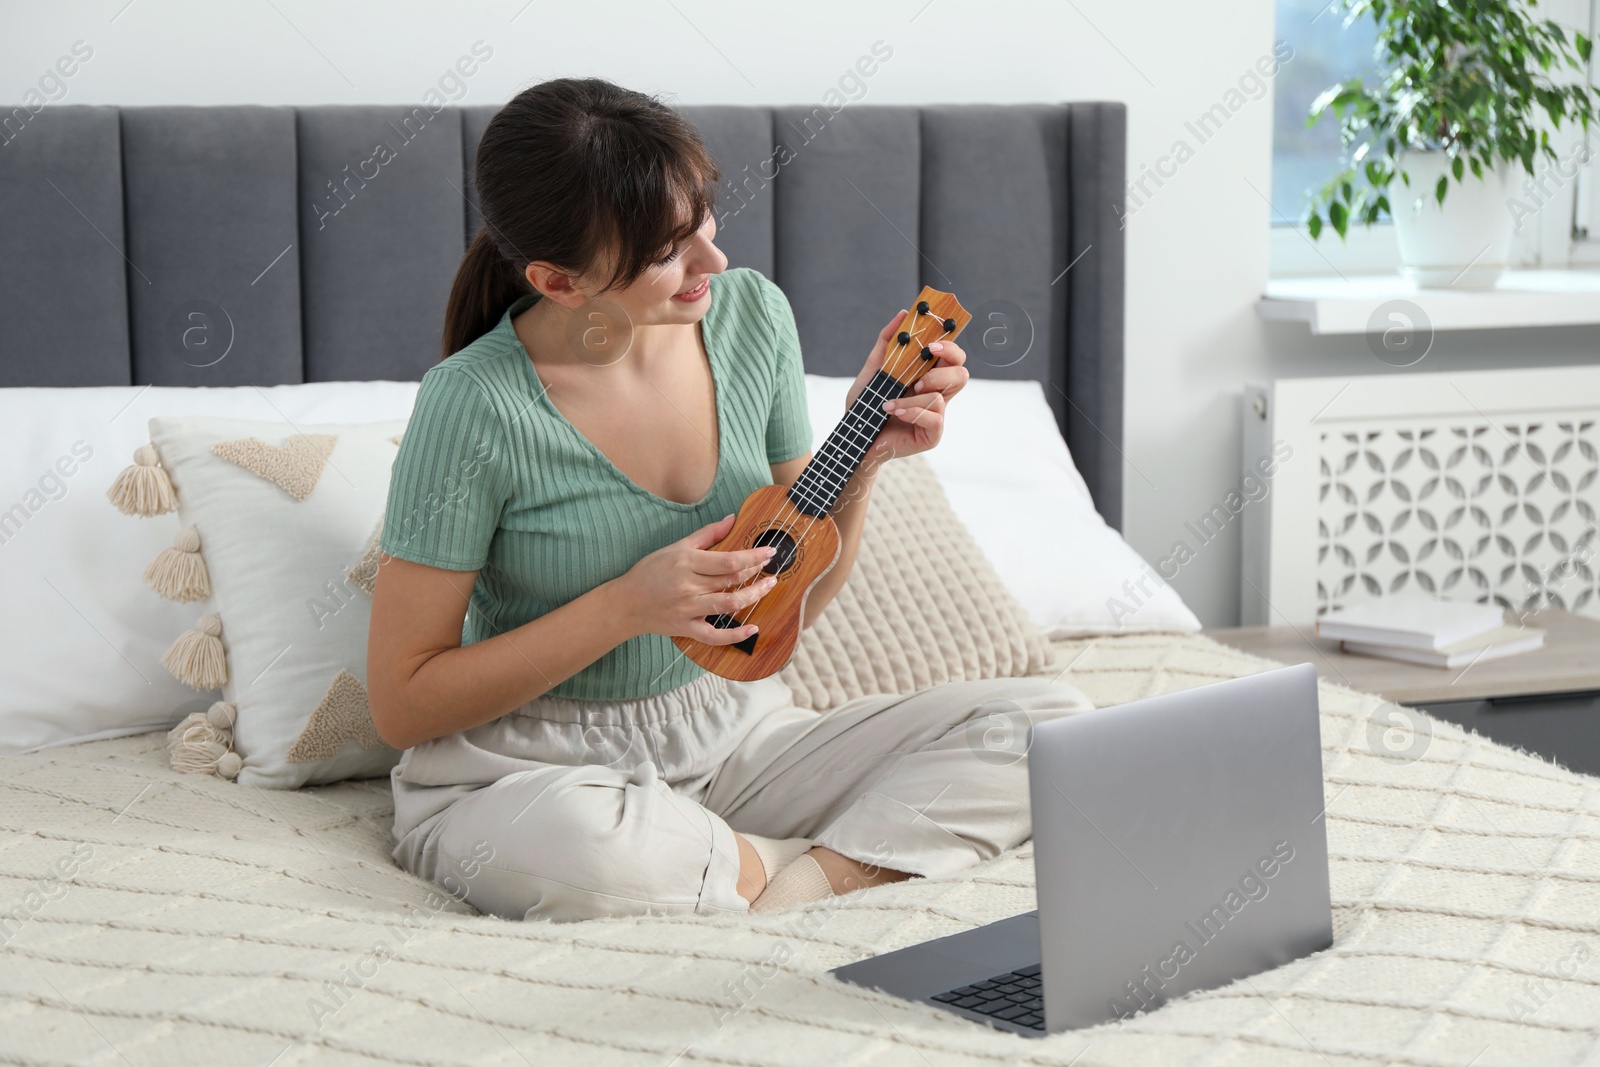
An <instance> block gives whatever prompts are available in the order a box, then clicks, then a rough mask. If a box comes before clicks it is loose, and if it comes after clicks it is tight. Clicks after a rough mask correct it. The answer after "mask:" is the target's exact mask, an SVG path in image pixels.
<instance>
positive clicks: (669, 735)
mask: <svg viewBox="0 0 1600 1067" xmlns="http://www.w3.org/2000/svg"><path fill="white" fill-rule="evenodd" d="M475 178H476V183H477V194H478V202H479V205H480V207H481V209H482V212H483V218H484V227H483V229H482V230H480V232H479V233H478V234H477V236H476V238H475V239H474V240H473V242H472V245H471V247H470V248H469V249H468V250H467V253H466V256H465V258H464V259H463V261H462V264H461V267H460V270H459V272H458V274H457V276H456V279H455V283H454V287H453V289H452V291H451V294H450V300H449V305H448V311H447V315H446V328H445V337H444V345H443V353H444V357H445V358H444V359H443V360H442V362H441V363H440V364H439V365H438V366H436V367H433V368H431V369H430V370H429V371H428V372H427V373H426V374H425V375H424V376H423V379H422V384H421V387H420V389H419V391H418V393H417V399H416V404H415V408H414V411H413V413H412V417H411V421H410V423H409V424H408V429H407V431H406V433H405V435H404V437H403V439H402V442H401V446H400V452H399V455H398V456H397V457H396V460H395V464H394V472H393V477H392V481H391V484H390V490H389V498H388V509H387V513H386V519H385V523H384V528H383V536H382V540H381V543H380V549H381V552H382V553H383V555H382V556H381V557H380V559H381V563H382V565H381V567H380V568H379V578H378V582H377V586H376V590H375V593H374V596H373V605H372V629H371V637H370V644H369V649H368V662H367V675H368V691H369V697H370V702H371V708H372V717H373V722H374V724H375V725H376V727H377V729H378V732H379V733H380V734H381V735H382V737H383V738H384V739H385V740H386V741H387V742H388V743H390V744H391V745H394V746H395V747H396V748H401V749H405V750H406V751H405V753H404V755H403V756H402V758H401V761H400V764H399V766H397V767H396V768H395V770H394V773H393V786H394V793H395V824H394V835H395V840H396V847H395V850H394V856H395V859H396V860H397V861H398V862H399V863H400V864H401V865H402V866H403V867H404V868H406V869H407V870H410V871H412V872H413V873H415V874H417V875H419V876H421V877H424V878H428V879H430V880H433V881H436V882H440V883H442V884H445V885H447V886H449V887H451V888H452V890H453V891H454V890H455V889H456V887H458V886H460V887H462V892H461V893H460V894H458V895H462V896H464V898H465V899H466V900H468V901H469V902H470V903H472V904H473V905H474V906H475V907H477V908H478V909H479V910H480V911H484V912H487V913H491V914H496V915H500V916H503V917H507V918H521V919H554V920H571V919H583V918H590V917H594V916H601V915H629V914H640V913H646V912H656V913H694V914H710V913H717V912H735V913H738V912H744V911H746V910H749V911H771V910H776V909H779V908H784V907H788V906H791V905H795V904H799V903H803V902H805V901H809V900H818V899H823V898H826V897H828V896H830V895H832V894H836V893H842V892H846V891H848V890H851V889H856V888H860V887H863V886H870V885H876V884H879V883H883V882H890V881H896V880H899V879H902V878H907V877H911V876H913V875H930V874H942V873H946V872H949V871H953V870H959V869H961V868H963V867H966V866H969V865H971V864H973V863H976V862H978V861H980V860H983V859H987V858H990V857H993V856H995V855H998V854H999V853H1000V852H1002V851H1004V850H1005V849H1007V848H1010V847H1012V846H1014V845H1016V844H1018V843H1020V842H1021V841H1023V840H1025V839H1026V838H1027V836H1028V834H1029V832H1030V824H1029V819H1028V812H1027V802H1026V771H1025V760H1024V759H1023V758H1022V752H1021V751H1020V745H1019V744H1018V741H1017V738H1019V737H1026V733H1027V729H1026V728H1027V725H1028V723H1029V722H1031V721H1035V720H1037V719H1039V718H1041V717H1048V716H1052V715H1058V714H1062V713H1064V712H1066V711H1069V710H1081V709H1083V708H1086V707H1088V702H1087V701H1086V700H1085V699H1084V698H1083V695H1082V694H1081V693H1079V692H1078V691H1077V690H1076V689H1075V688H1073V687H1071V686H1068V685H1064V684H1055V683H1051V682H1049V681H1047V680H1043V679H1037V678H1034V679H1000V680H997V681H989V682H961V683H951V684H948V685H943V686H936V687H933V688H931V689H928V690H924V691H922V692H920V693H916V694H913V695H911V696H906V697H900V696H891V695H874V696H869V697H865V698H862V699H860V700H856V701H851V702H849V703H847V704H845V705H843V706H841V707H839V708H837V709H834V710H833V711H831V712H829V713H827V714H826V715H818V714H816V713H815V712H812V711H810V710H807V709H803V708H798V707H796V706H794V704H793V701H792V693H791V692H790V690H789V688H788V687H787V686H786V685H785V684H784V683H783V682H782V681H781V680H780V679H779V678H778V677H776V676H772V677H769V678H765V679H762V680H760V681H757V682H735V681H729V680H726V679H723V678H721V677H720V676H718V675H714V674H711V673H709V672H707V671H705V670H704V669H702V668H701V667H699V666H698V665H696V664H695V663H694V662H693V661H691V660H689V659H688V658H687V657H685V656H684V655H683V654H682V653H681V652H680V651H679V650H678V648H677V647H676V646H675V645H674V644H673V643H672V641H670V640H669V638H670V637H671V636H674V635H682V636H688V637H693V638H696V639H698V640H700V641H704V642H706V643H709V644H727V643H732V642H736V641H741V640H743V639H745V638H746V637H747V636H749V634H750V633H751V632H752V629H753V628H752V627H750V626H743V627H737V628H733V629H722V630H719V629H715V628H713V627H712V626H710V625H709V624H708V623H707V622H706V621H705V617H706V616H707V615H716V614H718V613H722V612H734V613H737V612H738V611H739V610H740V609H743V608H746V607H748V606H749V605H750V604H752V603H754V602H755V601H756V600H757V599H758V598H759V597H760V596H761V595H762V594H763V593H765V592H766V591H767V589H768V588H769V587H770V579H765V580H763V581H762V582H756V583H752V584H750V585H748V586H745V587H744V588H737V589H736V588H734V587H735V586H741V585H742V584H743V583H744V582H745V581H747V580H748V579H750V578H751V577H753V576H754V575H755V574H756V573H757V571H758V570H759V569H760V567H761V565H762V564H763V563H764V562H765V560H766V559H767V558H768V553H769V552H770V550H769V549H752V550H746V551H739V552H713V551H709V550H708V547H709V546H710V545H713V544H715V543H716V542H717V541H719V540H720V539H721V538H722V537H723V536H724V535H725V534H726V533H727V532H728V530H729V529H730V528H731V526H732V519H733V513H734V512H735V511H736V510H737V509H738V507H739V505H740V504H741V503H742V502H743V500H744V498H745V497H746V496H747V495H748V494H749V493H750V492H751V491H752V490H754V489H755V488H756V487H757V486H760V485H765V484H772V483H777V484H783V485H790V484H793V482H794V480H795V478H796V477H798V475H799V474H800V472H801V471H802V470H803V469H804V468H805V465H806V463H807V462H808V460H809V459H810V449H809V445H810V441H811V429H810V423H809V420H808V418H807V414H806V401H805V383H804V377H803V374H804V371H803V366H802V363H801V359H800V351H799V341H798V338H797V336H796V332H795V324H794V318H793V315H792V313H791V311H790V309H789V305H788V302H787V300H786V299H785V298H784V296H783V294H782V292H781V291H780V290H778V288H777V287H776V286H775V285H773V284H772V283H771V282H769V281H767V280H766V279H765V278H764V277H762V276H761V275H760V274H758V273H756V272H755V271H751V270H747V269H736V270H728V269H726V268H727V263H728V261H727V258H726V257H725V256H724V255H723V254H722V253H721V252H720V251H719V250H718V249H717V247H716V245H715V244H714V243H713V240H714V238H715V236H716V225H715V221H714V219H713V218H712V217H711V197H712V195H713V193H714V191H715V189H716V185H717V182H718V180H719V175H718V171H717V167H716V165H715V163H714V162H713V161H712V159H711V157H710V155H709V154H708V153H707V151H706V149H705V147H704V145H703V144H702V143H701V141H700V139H699V137H698V135H697V134H696V132H695V130H694V128H693V127H692V126H691V125H689V124H688V123H687V122H686V121H685V120H683V119H682V118H681V117H680V116H678V115H677V114H676V113H675V112H674V111H673V110H672V109H670V108H668V107H666V106H665V105H663V104H661V103H660V102H658V101H656V100H655V99H653V98H651V97H648V96H644V95H642V94H639V93H636V92H631V91H627V90H624V89H621V88H618V87H617V86H615V85H612V84H610V83H608V82H605V81H602V80H599V79H559V80H556V81H550V82H546V83H544V84H542V85H536V86H534V87H532V88H530V89H527V90H525V91H523V92H522V93H520V94H518V95H517V97H516V98H515V99H513V100H512V101H511V102H510V103H508V104H507V105H506V106H505V107H504V108H502V109H501V110H500V111H499V112H498V113H497V114H496V115H495V116H494V118H493V120H492V121H491V122H490V123H489V126H488V128H487V129H486V130H485V132H484V134H483V137H482V140H481V141H480V143H479V147H478V153H477V159H476V168H475ZM904 316H905V312H904V311H902V312H900V313H898V314H896V315H895V316H894V318H892V319H891V320H890V321H889V323H888V325H887V326H885V328H884V330H883V332H882V333H881V334H880V335H879V337H878V340H877V344H876V345H875V346H874V348H873V350H872V352H871V354H870V355H869V356H868V358H867V361H866V364H865V365H864V366H863V368H862V371H861V374H860V375H859V376H858V378H857V379H856V382H855V385H854V387H853V388H852V389H851V391H850V400H851V401H853V400H854V398H855V397H856V395H857V394H858V393H859V392H860V390H861V389H862V387H863V386H864V385H865V383H866V382H867V381H868V380H869V379H870V378H871V376H872V374H873V373H874V371H875V370H876V369H877V368H878V367H880V366H881V365H882V361H883V355H884V351H885V348H886V345H887V341H888V338H889V337H891V336H892V334H893V331H894V330H895V329H896V327H897V326H898V325H899V323H900V321H901V319H902V318H903V317H904ZM930 347H931V348H933V349H935V350H936V351H937V360H936V364H935V365H934V366H933V367H932V368H931V369H930V370H929V371H928V372H927V374H926V375H925V376H924V377H923V379H922V380H921V382H920V383H919V386H920V387H919V388H918V389H917V390H916V391H915V392H914V393H911V394H909V395H907V396H906V397H904V398H902V399H901V400H900V401H899V402H898V403H896V404H895V405H894V407H893V417H892V418H891V419H890V421H889V423H888V425H887V426H886V427H885V429H884V431H883V433H882V435H881V437H880V438H879V439H878V441H877V442H876V444H875V445H874V446H873V448H872V450H871V452H870V453H869V455H868V457H867V461H866V462H865V463H864V464H863V466H862V469H861V471H860V472H859V473H858V474H857V475H856V476H855V478H854V479H853V480H852V484H851V485H849V486H847V487H846V491H845V492H844V493H843V494H842V495H841V498H840V502H839V505H838V506H837V508H836V510H835V512H834V513H833V517H834V520H835V522H836V523H837V524H838V527H839V531H840V534H841V538H842V541H843V545H842V547H841V550H840V555H839V560H838V562H837V563H836V564H835V566H834V567H833V569H832V570H831V571H829V572H828V573H827V574H826V575H825V576H824V577H823V578H821V579H819V580H818V582H817V583H816V585H814V586H813V587H812V590H811V593H810V597H809V600H808V603H807V610H806V617H805V619H804V620H802V621H803V623H804V624H809V623H810V622H811V621H813V620H814V619H815V618H816V616H817V615H818V614H819V613H820V612H821V611H822V609H823V607H825V606H826V604H827V603H828V601H829V600H831V599H832V597H833V596H834V595H835V594H836V593H837V592H838V590H839V588H840V587H841V586H842V585H843V583H844V581H845V578H846V577H847V576H848V574H849V572H850V568H851V566H852V564H853V562H854V559H855V555H856V550H857V546H858V544H859V542H860V538H861V527H862V520H863V518H864V516H865V513H866V508H867V506H868V501H869V499H870V496H871V488H872V481H873V478H874V476H875V474H874V472H875V471H876V468H877V466H878V464H879V463H881V462H882V461H883V460H884V459H885V458H888V457H890V456H895V455H908V454H912V453H916V452H921V451H924V450H926V449H928V448H931V447H933V446H934V445H935V444H936V443H937V442H938V440H939V436H940V432H941V427H942V424H943V416H944V411H945V406H946V404H947V403H948V402H949V399H950V398H951V397H953V396H955V395H956V394H957V393H958V392H960V390H961V387H962V385H963V384H964V383H965V381H966V379H967V371H966V369H965V367H964V366H963V362H964V360H965V356H964V354H963V352H962V350H961V348H960V346H959V345H956V344H955V343H953V342H946V343H944V344H943V345H932V346H930ZM840 415H841V417H842V416H843V412H842V411H841V412H840ZM929 577H930V580H937V576H929ZM997 731H999V732H1000V733H1006V732H1009V738H1010V739H1009V741H1008V742H1007V743H1009V744H1010V745H1011V746H1012V747H1013V748H1016V749H1019V750H1018V751H1014V752H1009V753H1008V752H1007V751H1006V750H1003V749H1002V750H997V749H996V748H995V746H994V744H993V743H992V742H993V738H994V737H995V735H996V732H997ZM997 757H998V758H997Z"/></svg>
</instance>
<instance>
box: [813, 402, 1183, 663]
mask: <svg viewBox="0 0 1600 1067" xmlns="http://www.w3.org/2000/svg"><path fill="white" fill-rule="evenodd" d="M853 381H854V379H852V378H832V377H823V376H821V375H816V374H807V375H806V400H807V405H808V408H809V413H810V416H811V429H812V447H813V449H815V448H817V447H820V446H821V444H822V442H823V440H824V439H825V438H826V437H827V435H828V434H829V433H830V432H832V430H833V428H834V427H835V426H837V425H838V423H839V419H840V418H842V417H843V415H844V401H845V397H846V396H847V395H848V394H849V389H850V385H851V383H852V382H853ZM922 455H923V456H924V457H925V458H926V459H927V461H928V464H929V466H931V467H932V468H933V470H934V473H935V474H937V475H938V476H939V483H940V484H941V485H942V486H943V487H944V491H945V495H946V496H947V497H949V499H950V506H951V507H952V508H953V509H954V510H955V513H956V515H957V517H959V518H960V519H961V521H962V523H963V524H964V525H965V526H966V527H967V529H968V530H970V531H971V533H972V536H973V539H974V540H976V541H977V542H978V544H979V546H980V547H981V548H982V549H983V552H984V554H985V555H986V556H988V557H989V561H990V562H991V563H992V564H993V565H994V569H995V570H996V572H998V573H999V575H1000V580H1001V581H1002V582H1004V583H1005V585H1006V588H1008V589H1009V590H1010V591H1011V593H1012V595H1013V596H1015V597H1016V598H1017V600H1018V601H1019V602H1020V603H1021V604H1022V606H1023V607H1024V608H1025V609H1027V612H1028V615H1029V616H1030V617H1031V618H1032V619H1033V621H1034V624H1035V625H1037V626H1038V627H1039V629H1040V630H1042V631H1043V632H1044V634H1045V636H1046V637H1052V638H1054V637H1078V636H1084V635H1092V634H1119V633H1146V632H1153V631H1178V632H1185V633H1193V632H1195V631H1197V630H1199V629H1200V620H1199V619H1197V618H1195V615H1194V612H1192V611H1190V610H1189V608H1188V606H1187V605H1185V604H1184V602H1183V600H1182V599H1181V598H1180V597H1179V596H1178V594H1177V593H1176V592H1174V591H1173V589H1172V587H1171V586H1170V585H1167V584H1165V583H1164V582H1162V581H1161V578H1160V575H1159V574H1157V572H1156V571H1155V569H1154V568H1153V567H1151V566H1150V565H1149V564H1148V563H1146V562H1145V560H1144V559H1143V557H1141V556H1140V555H1139V553H1137V552H1135V551H1134V550H1133V547H1132V546H1131V545H1129V544H1128V543H1127V542H1126V541H1124V540H1123V539H1122V535H1121V534H1119V533H1118V532H1117V531H1116V530H1114V529H1112V528H1111V527H1110V526H1107V525H1106V522H1105V520H1104V519H1103V518H1101V517H1100V513H1099V512H1098V511H1096V510H1095V506H1094V500H1093V498H1092V497H1090V495H1089V487H1088V486H1087V485H1086V484H1085V483H1084V480H1083V476H1082V475H1081V474H1079V473H1078V468H1077V466H1076V465H1075V464H1074V463H1073V462H1072V455H1071V453H1070V452H1069V451H1068V449H1067V443H1066V441H1065V440H1063V439H1062V437H1061V431H1060V430H1059V429H1057V427H1056V419H1055V413H1054V412H1052V411H1051V410H1050V405H1049V403H1048V402H1047V401H1046V399H1045V395H1044V386H1042V385H1041V384H1040V383H1038V382H1036V381H998V380H995V379H980V378H970V379H968V380H967V384H966V385H965V386H964V387H963V388H962V390H961V393H960V395H959V396H957V397H956V399H955V401H954V402H953V403H952V404H951V407H950V416H949V418H947V419H946V420H945V429H944V436H943V438H942V439H941V440H940V442H939V444H938V446H937V447H935V448H932V449H930V450H929V451H927V452H924V453H922ZM1130 590H1131V592H1130Z"/></svg>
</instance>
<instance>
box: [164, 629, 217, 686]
mask: <svg viewBox="0 0 1600 1067" xmlns="http://www.w3.org/2000/svg"><path fill="white" fill-rule="evenodd" d="M161 665H162V666H163V667H165V668H166V669H167V671H168V673H170V674H171V675H172V676H173V677H174V678H176V679H177V680H178V681H180V682H182V683H183V684H184V685H187V686H192V687H193V688H195V689H215V688H217V686H219V685H221V684H223V683H224V682H226V681H227V680H228V660H227V657H226V655H225V654H224V653H223V649H222V620H221V619H220V618H218V617H217V616H216V615H202V616H200V619H199V621H198V622H196V623H195V624H194V629H192V630H185V631H184V632H183V633H182V634H181V635H180V636H179V637H178V639H177V640H176V641H174V642H173V643H172V647H171V648H169V649H167V651H166V654H165V655H164V656H162V657H161Z"/></svg>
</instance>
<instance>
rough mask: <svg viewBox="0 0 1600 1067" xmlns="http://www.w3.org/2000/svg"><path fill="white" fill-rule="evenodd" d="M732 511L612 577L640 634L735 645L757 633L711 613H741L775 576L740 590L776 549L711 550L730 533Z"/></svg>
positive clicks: (745, 626) (770, 586)
mask: <svg viewBox="0 0 1600 1067" xmlns="http://www.w3.org/2000/svg"><path fill="white" fill-rule="evenodd" d="M733 522H734V516H732V515H728V516H726V517H725V518H721V519H718V520H717V521H716V522H714V523H711V524H710V525H709V526H702V527H701V528H700V529H698V530H696V531H695V532H694V533H692V534H690V535H689V536H688V537H685V538H683V539H681V540H678V541H674V542H672V543H671V544H670V545H667V546H665V547H664V548H659V549H657V550H656V551H654V552H652V553H650V554H649V555H648V556H645V557H644V558H643V559H641V560H640V561H639V562H638V563H635V564H634V565H633V567H632V568H630V569H629V570H628V571H627V572H626V573H624V574H622V575H620V576H618V577H617V578H616V579H614V581H616V583H617V584H618V585H619V586H620V587H621V592H622V593H623V595H624V596H625V597H626V598H627V599H626V601H625V603H626V604H627V606H628V607H627V610H628V611H629V612H630V613H631V615H632V617H633V619H634V620H635V626H634V629H635V631H636V632H638V633H641V634H663V635H665V636H667V637H690V638H693V639H694V640H696V641H701V642H703V643H705V644H708V645H731V644H734V643H736V642H739V641H743V640H745V639H746V638H748V637H749V636H750V635H752V634H754V633H755V632H756V628H755V626H754V625H752V624H748V623H747V624H745V625H743V626H735V627H732V628H731V629H727V630H720V629H718V628H717V627H715V626H712V625H711V624H710V623H709V622H707V621H706V616H707V615H721V614H731V615H735V616H737V615H738V614H739V613H740V612H742V611H743V610H744V609H745V608H747V607H749V606H750V605H751V604H754V603H755V602H756V601H757V600H760V599H761V598H762V597H763V596H764V595H766V593H767V592H768V591H769V590H771V588H772V586H773V585H774V584H775V583H776V581H777V579H776V578H775V577H773V576H772V575H767V576H766V577H765V578H763V579H762V580H761V581H759V582H751V584H750V585H748V586H744V588H741V589H735V588H732V587H734V586H738V585H742V584H743V583H744V582H746V581H748V580H749V579H750V578H751V577H753V576H754V575H755V573H756V572H757V571H758V570H760V569H761V567H762V566H763V565H764V564H765V563H766V562H767V561H768V560H769V559H771V558H772V555H773V549H772V548H771V547H770V546H768V547H763V548H745V549H740V550H738V551H735V552H721V551H713V550H712V549H711V548H710V546H711V545H714V544H716V543H717V542H718V541H720V540H722V539H723V538H724V537H726V536H728V531H730V530H732V529H733Z"/></svg>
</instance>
